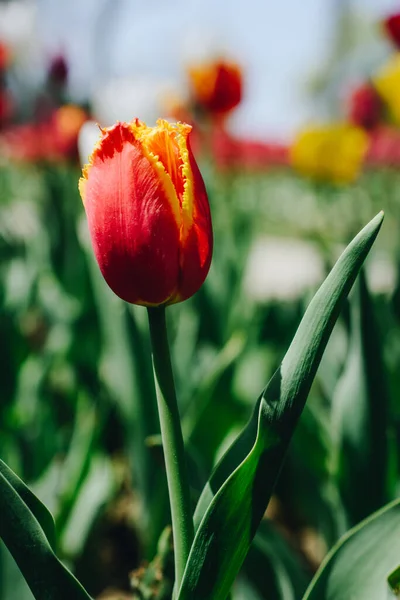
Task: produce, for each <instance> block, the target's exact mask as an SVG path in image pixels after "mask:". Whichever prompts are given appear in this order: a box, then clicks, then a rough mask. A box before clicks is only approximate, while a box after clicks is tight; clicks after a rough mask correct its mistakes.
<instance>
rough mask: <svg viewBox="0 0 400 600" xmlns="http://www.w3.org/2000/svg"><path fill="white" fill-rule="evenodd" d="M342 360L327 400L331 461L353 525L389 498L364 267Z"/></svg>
mask: <svg viewBox="0 0 400 600" xmlns="http://www.w3.org/2000/svg"><path fill="white" fill-rule="evenodd" d="M350 325H351V333H350V344H349V351H348V355H347V360H346V366H345V369H344V371H343V374H342V376H341V378H340V379H339V382H338V384H337V387H336V389H335V393H334V396H333V402H332V423H333V427H332V429H333V432H334V435H335V436H336V439H335V444H334V453H335V456H334V460H333V467H334V470H335V476H336V478H337V480H338V484H339V488H340V491H341V495H342V498H343V500H344V504H345V508H346V511H347V514H348V517H349V523H350V525H349V526H353V525H356V523H358V522H360V521H361V519H364V518H366V517H367V516H368V515H370V514H371V513H372V512H374V511H375V510H378V508H380V507H381V506H383V505H384V504H386V502H388V501H389V500H390V499H391V498H390V497H388V493H387V483H386V482H387V464H388V436H387V433H388V432H387V429H388V417H387V414H388V406H389V399H388V392H387V387H386V381H387V377H386V376H385V372H384V366H383V358H382V352H381V349H380V346H381V344H380V339H379V334H378V329H377V325H376V322H375V315H374V306H373V302H372V298H371V297H370V294H369V291H368V287H367V282H366V279H365V275H364V273H363V271H361V273H360V277H359V279H358V282H357V285H356V286H355V289H354V293H353V294H352V297H351V324H350Z"/></svg>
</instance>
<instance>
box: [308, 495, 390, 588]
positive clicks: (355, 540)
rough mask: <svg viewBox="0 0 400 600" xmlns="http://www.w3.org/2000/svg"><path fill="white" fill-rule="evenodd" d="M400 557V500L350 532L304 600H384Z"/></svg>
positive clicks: (335, 547) (325, 565)
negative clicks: (347, 599)
mask: <svg viewBox="0 0 400 600" xmlns="http://www.w3.org/2000/svg"><path fill="white" fill-rule="evenodd" d="M399 556H400V500H396V501H395V502H392V503H391V504H388V505H387V506H385V507H384V508H383V509H381V510H380V511H378V512H376V513H374V514H373V515H371V516H370V517H368V519H365V521H362V522H361V523H360V524H359V525H357V526H356V527H354V528H353V529H351V530H350V531H349V532H348V533H347V534H346V535H345V536H344V537H343V538H342V539H341V540H339V542H338V543H337V544H336V546H334V548H333V549H332V550H331V552H330V553H329V554H328V556H327V557H326V559H325V560H324V562H323V563H322V565H321V567H320V568H319V570H318V571H317V574H316V575H315V577H314V579H313V581H312V582H311V584H310V587H309V588H308V590H307V592H306V594H305V596H304V598H303V600H326V599H327V598H329V600H344V599H345V598H351V599H352V600H377V599H381V598H382V600H384V599H385V598H387V597H388V593H389V587H388V581H387V578H388V574H389V573H390V572H391V571H393V569H395V567H397V565H398V563H399Z"/></svg>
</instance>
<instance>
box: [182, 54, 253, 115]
mask: <svg viewBox="0 0 400 600" xmlns="http://www.w3.org/2000/svg"><path fill="white" fill-rule="evenodd" d="M188 75H189V84H190V92H191V95H192V97H193V100H194V102H195V103H196V104H197V105H198V106H199V107H200V108H201V109H203V110H204V111H205V112H208V113H210V114H211V115H217V116H218V115H225V114H226V113H228V112H230V111H231V110H232V109H233V108H235V106H237V105H238V104H239V103H240V101H241V99H242V88H243V77H242V71H241V68H240V67H239V65H237V64H236V63H234V62H229V61H225V60H218V61H213V62H209V63H200V64H198V65H192V66H191V67H189V69H188Z"/></svg>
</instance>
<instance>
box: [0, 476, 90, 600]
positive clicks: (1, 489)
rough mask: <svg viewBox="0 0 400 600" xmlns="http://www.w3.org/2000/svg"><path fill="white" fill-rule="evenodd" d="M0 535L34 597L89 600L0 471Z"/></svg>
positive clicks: (37, 598) (43, 599) (58, 599)
mask: <svg viewBox="0 0 400 600" xmlns="http://www.w3.org/2000/svg"><path fill="white" fill-rule="evenodd" d="M0 537H1V538H2V540H3V541H4V543H5V545H6V546H7V548H8V550H9V551H10V552H11V554H12V555H13V557H14V560H15V561H16V563H17V564H18V566H19V568H20V570H21V572H22V574H23V576H24V577H25V579H26V581H27V583H28V585H29V587H30V588H31V590H32V593H33V595H34V596H35V598H36V600H71V598H74V600H90V596H89V594H88V593H87V592H86V591H85V590H84V589H83V587H82V586H81V584H80V583H79V582H78V581H77V580H76V579H75V577H74V576H73V575H72V573H70V572H69V571H68V570H67V569H66V568H65V567H64V565H63V564H62V563H61V562H60V561H59V559H58V558H57V557H56V555H55V554H54V552H53V550H52V549H51V547H50V544H49V542H48V540H47V538H46V536H45V534H44V533H43V530H42V528H41V526H40V524H39V521H38V520H37V519H36V518H35V517H34V516H33V514H32V512H31V511H30V510H29V508H28V506H27V505H26V504H25V502H24V501H23V500H22V499H21V497H20V496H19V494H18V493H17V492H16V490H15V489H14V487H13V486H12V485H11V484H10V483H9V482H8V481H7V479H6V478H5V477H4V475H3V474H1V473H0Z"/></svg>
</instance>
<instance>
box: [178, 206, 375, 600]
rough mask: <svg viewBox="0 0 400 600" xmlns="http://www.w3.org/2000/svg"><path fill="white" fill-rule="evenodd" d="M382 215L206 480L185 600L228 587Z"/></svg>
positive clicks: (329, 285)
mask: <svg viewBox="0 0 400 600" xmlns="http://www.w3.org/2000/svg"><path fill="white" fill-rule="evenodd" d="M382 220H383V215H382V214H381V215H378V216H377V217H376V218H375V219H374V220H373V221H371V223H370V224H369V225H367V226H366V227H365V228H364V229H363V230H362V231H361V232H360V233H359V235H358V236H357V237H356V238H355V239H354V240H353V242H352V243H351V244H350V245H349V246H348V248H347V250H346V251H345V252H344V253H343V255H342V256H341V257H340V259H339V260H338V262H337V264H336V265H335V267H334V268H333V270H332V272H331V273H330V275H329V276H328V278H327V279H326V281H325V282H324V284H323V285H322V286H321V288H320V290H319V291H318V292H317V294H316V296H315V297H314V299H313V300H312V302H311V303H310V306H309V307H308V309H307V311H306V314H305V315H304V317H303V320H302V322H301V324H300V326H299V329H298V331H297V333H296V335H295V337H294V339H293V342H292V344H291V346H290V348H289V350H288V352H287V353H286V355H285V358H284V359H283V361H282V364H281V367H280V369H278V371H277V372H276V373H275V375H274V376H273V377H272V379H271V380H270V382H269V384H268V385H267V387H266V388H265V390H264V391H263V393H262V395H261V396H260V398H259V400H258V402H257V405H256V408H255V410H254V413H253V417H252V419H251V420H250V422H249V424H248V425H247V427H246V429H245V430H244V432H243V433H242V434H241V435H240V437H239V438H238V440H237V441H236V442H235V443H234V444H233V446H232V447H231V448H230V449H229V450H228V452H227V453H226V455H225V456H224V458H223V459H222V461H221V463H220V464H219V465H218V466H217V468H216V470H215V471H214V473H213V475H212V476H211V478H210V480H209V482H208V484H207V485H206V487H205V489H204V491H203V493H202V496H201V498H200V500H199V503H198V506H197V510H196V515H195V520H196V522H197V523H198V529H197V533H196V537H195V540H194V542H193V546H192V550H191V553H190V556H189V559H188V562H187V566H186V571H185V575H184V578H183V581H182V585H181V588H180V590H179V595H178V598H179V600H185V599H189V598H190V599H193V600H194V599H196V598H199V599H201V598H205V597H206V598H209V599H210V600H212V599H214V598H215V599H217V598H225V597H226V596H227V595H228V593H229V590H230V588H231V586H232V584H233V581H234V579H235V577H236V575H237V573H238V571H239V569H240V567H241V565H242V562H243V560H244V558H245V556H246V554H247V552H248V550H249V547H250V543H251V541H252V539H253V537H254V535H255V532H256V529H257V527H258V525H259V523H260V521H261V519H262V516H263V514H264V512H265V509H266V507H267V505H268V502H269V499H270V497H271V494H272V491H273V489H274V486H275V483H276V479H277V477H278V475H279V471H280V469H281V466H282V461H283V458H284V456H285V453H286V450H287V446H288V443H289V441H290V438H291V436H292V434H293V431H294V428H295V426H296V424H297V420H298V418H299V416H300V414H301V412H302V410H303V407H304V404H305V401H306V399H307V395H308V392H309V390H310V387H311V383H312V381H313V379H314V376H315V373H316V370H317V368H318V365H319V362H320V360H321V357H322V354H323V351H324V349H325V346H326V344H327V342H328V339H329V336H330V333H331V331H332V328H333V326H334V324H335V321H336V319H337V317H338V314H339V311H340V308H341V305H342V304H343V301H344V299H345V298H346V296H347V294H348V293H349V291H350V288H351V286H352V285H353V283H354V280H355V278H356V276H357V273H358V271H359V269H360V268H361V265H362V263H363V261H364V260H365V257H366V256H367V254H368V252H369V250H370V248H371V246H372V244H373V242H374V240H375V238H376V236H377V234H378V231H379V229H380V226H381V224H382Z"/></svg>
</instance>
